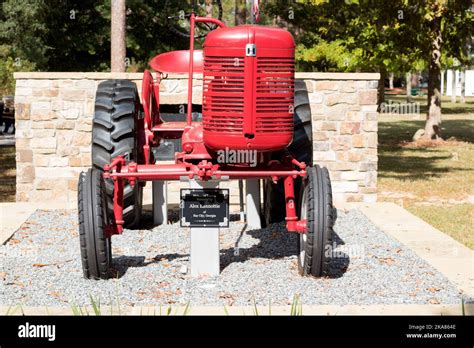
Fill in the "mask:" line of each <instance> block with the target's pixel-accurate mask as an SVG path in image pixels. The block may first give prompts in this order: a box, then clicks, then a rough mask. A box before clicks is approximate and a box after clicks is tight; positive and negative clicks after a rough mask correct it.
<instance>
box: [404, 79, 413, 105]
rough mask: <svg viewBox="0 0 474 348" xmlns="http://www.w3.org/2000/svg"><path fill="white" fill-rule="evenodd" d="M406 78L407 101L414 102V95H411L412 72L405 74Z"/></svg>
mask: <svg viewBox="0 0 474 348" xmlns="http://www.w3.org/2000/svg"><path fill="white" fill-rule="evenodd" d="M405 79H406V82H405V84H406V92H407V102H408V103H411V102H412V100H413V99H412V97H411V72H407V73H406V75H405Z"/></svg>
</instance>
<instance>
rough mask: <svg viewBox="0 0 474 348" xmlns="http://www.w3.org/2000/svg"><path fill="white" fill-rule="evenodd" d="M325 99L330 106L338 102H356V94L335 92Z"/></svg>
mask: <svg viewBox="0 0 474 348" xmlns="http://www.w3.org/2000/svg"><path fill="white" fill-rule="evenodd" d="M324 101H325V104H326V105H328V106H332V105H337V104H355V102H356V95H355V94H354V93H333V94H330V95H327V96H326V98H325V100H324Z"/></svg>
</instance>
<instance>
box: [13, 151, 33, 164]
mask: <svg viewBox="0 0 474 348" xmlns="http://www.w3.org/2000/svg"><path fill="white" fill-rule="evenodd" d="M16 161H17V162H20V163H32V162H33V151H32V150H28V149H18V150H17V151H16Z"/></svg>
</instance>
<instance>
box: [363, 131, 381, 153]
mask: <svg viewBox="0 0 474 348" xmlns="http://www.w3.org/2000/svg"><path fill="white" fill-rule="evenodd" d="M365 140H366V147H368V148H370V149H376V148H377V146H378V135H377V133H376V132H374V133H367V134H365Z"/></svg>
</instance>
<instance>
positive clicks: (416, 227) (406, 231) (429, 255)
mask: <svg viewBox="0 0 474 348" xmlns="http://www.w3.org/2000/svg"><path fill="white" fill-rule="evenodd" d="M75 208H76V206H75V205H73V204H64V203H48V202H45V203H34V204H32V203H0V244H4V243H5V242H6V241H7V240H8V239H9V238H10V237H11V236H12V235H13V234H14V233H15V231H16V230H17V229H18V228H20V226H21V225H22V224H23V223H24V222H25V221H26V220H27V219H28V217H29V216H30V215H31V214H32V213H33V212H34V211H35V210H37V209H42V210H54V209H75ZM338 208H342V209H352V208H355V209H359V210H360V211H362V212H363V213H364V214H365V215H366V216H367V217H368V218H369V219H370V220H371V221H372V222H373V223H374V224H375V225H376V226H377V227H379V228H380V229H381V230H383V231H384V232H385V233H387V234H388V235H390V236H392V237H394V238H395V239H397V240H398V241H400V242H401V243H403V244H405V245H406V246H408V247H409V248H410V249H412V250H413V251H414V252H415V253H416V254H417V255H418V256H419V257H420V258H422V259H424V260H425V261H427V262H428V263H430V264H431V265H432V266H433V267H434V268H436V269H437V270H438V271H440V272H441V273H443V274H444V275H445V276H446V277H447V278H448V279H449V280H451V281H452V282H453V283H454V284H455V285H457V287H458V288H459V289H460V290H461V291H462V292H463V293H464V294H467V295H468V296H470V297H472V298H474V251H473V250H471V249H469V248H467V247H466V246H464V245H462V244H461V243H459V242H457V241H455V240H454V239H452V238H451V237H449V236H448V235H446V234H444V233H442V232H440V231H439V230H437V229H435V228H434V227H433V226H431V225H429V224H428V223H426V222H424V221H423V220H421V219H420V218H418V217H416V216H414V215H412V214H410V213H409V212H407V211H406V210H405V209H403V208H402V207H400V206H398V205H396V204H394V203H372V204H365V203H364V204H363V203H352V204H344V205H341V206H339V207H338ZM110 310H111V309H110V307H105V308H103V310H102V313H103V314H110ZM162 310H163V311H167V310H168V307H166V308H165V307H163V308H162ZM302 310H303V314H308V315H311V314H314V315H342V314H347V315H350V314H364V315H369V314H372V315H441V314H442V315H460V314H462V305H461V303H460V304H459V305H374V306H357V305H350V306H331V305H328V306H324V305H323V306H303V307H302ZM88 311H89V313H93V311H92V310H90V309H88ZM159 311H160V308H159V307H126V308H120V313H121V314H130V315H140V314H144V315H145V314H146V315H154V314H156V315H159V313H160V312H159ZM183 311H184V307H172V313H175V312H176V314H181V315H182V314H183ZM227 311H228V313H229V314H236V315H241V314H255V313H254V312H255V309H254V308H253V307H229V308H227ZM268 311H269V309H268V307H259V308H258V312H259V314H268ZM290 311H291V307H290V306H276V307H272V308H271V312H272V314H290ZM116 312H118V311H117V309H113V308H112V313H115V314H118V313H116ZM464 312H465V314H467V315H474V304H466V305H465V306H464ZM7 313H9V314H14V315H21V314H22V313H25V314H31V315H44V314H51V315H53V314H56V315H71V314H73V310H72V307H71V308H69V307H47V308H46V307H22V308H20V307H16V308H11V307H1V306H0V315H5V314H7ZM188 314H190V315H194V314H196V315H197V314H209V315H224V314H226V312H225V310H224V307H192V308H191V310H190V312H189V313H188Z"/></svg>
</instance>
